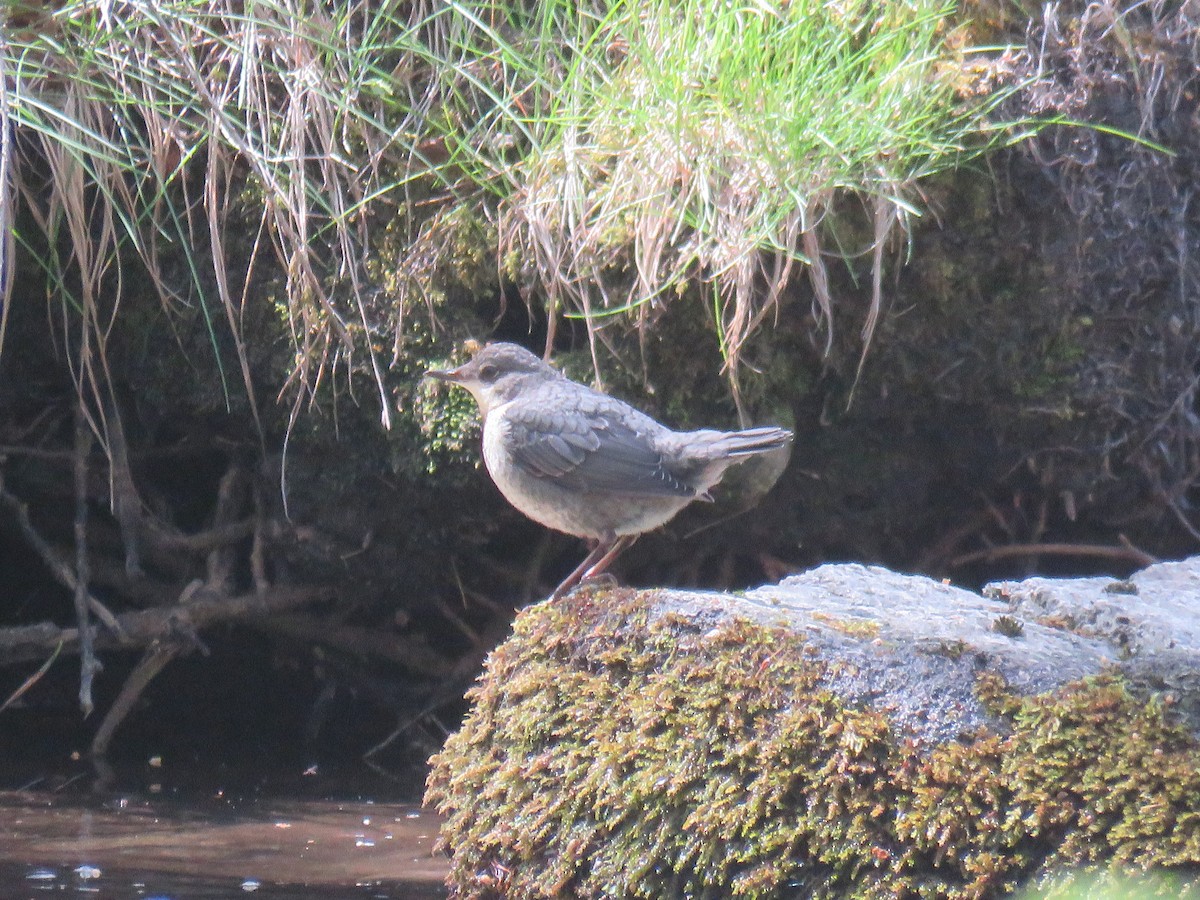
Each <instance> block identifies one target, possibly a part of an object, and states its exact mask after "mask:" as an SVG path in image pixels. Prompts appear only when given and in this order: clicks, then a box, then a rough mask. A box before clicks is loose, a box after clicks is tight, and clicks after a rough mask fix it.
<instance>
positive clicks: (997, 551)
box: [948, 541, 1158, 568]
mask: <svg viewBox="0 0 1200 900" xmlns="http://www.w3.org/2000/svg"><path fill="white" fill-rule="evenodd" d="M1011 556H1094V557H1100V558H1102V559H1119V560H1123V561H1125V562H1131V563H1135V564H1137V565H1138V566H1143V567H1144V566H1149V565H1153V564H1154V563H1156V562H1158V557H1156V556H1151V555H1150V554H1149V553H1147V552H1146V551H1144V550H1139V549H1138V548H1137V547H1134V546H1133V545H1132V544H1130V543H1129V542H1128V541H1122V543H1121V545H1120V546H1118V547H1113V546H1111V545H1107V544H1062V543H1057V544H1056V543H1047V544H1005V545H1003V546H1001V547H988V548H987V549H985V550H974V551H972V552H970V553H964V554H962V555H961V556H958V557H955V558H954V559H952V560H950V562H949V564H948V566H949V567H950V568H957V567H958V566H965V565H967V564H969V563H974V562H992V561H993V560H997V559H1003V558H1005V557H1011Z"/></svg>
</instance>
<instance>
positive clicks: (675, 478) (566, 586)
mask: <svg viewBox="0 0 1200 900" xmlns="http://www.w3.org/2000/svg"><path fill="white" fill-rule="evenodd" d="M475 346H476V347H478V349H477V351H476V352H475V355H474V356H473V357H472V358H471V360H470V361H469V362H467V363H465V364H463V365H461V366H458V367H457V368H454V369H434V370H431V371H429V372H427V373H426V375H427V376H428V377H430V378H434V379H437V380H440V381H443V382H448V383H450V384H454V385H458V386H459V387H462V388H465V389H466V390H467V391H469V392H470V393H471V396H472V397H474V398H475V402H476V403H477V404H478V405H479V410H480V413H481V415H482V417H483V461H484V464H485V465H486V467H487V470H488V473H489V474H490V475H491V477H492V480H493V481H494V482H495V484H496V487H497V488H499V489H500V493H501V494H503V495H504V497H505V499H506V500H508V502H509V503H511V504H512V505H513V506H514V507H516V508H517V510H519V511H520V512H521V513H523V514H524V515H526V516H528V517H529V518H530V519H533V520H534V521H535V522H538V523H540V524H542V525H544V526H546V527H547V528H551V529H553V530H555V531H560V532H564V533H566V534H570V535H575V536H576V537H580V538H584V539H586V540H588V541H590V542H591V543H592V550H591V552H590V553H589V554H588V555H587V557H586V558H585V559H584V560H583V562H581V563H580V564H579V565H578V566H577V567H576V568H575V570H574V571H573V572H571V574H570V575H568V576H567V577H566V579H564V580H563V582H562V583H561V584H560V585H559V586H558V587H557V588H555V590H554V592H553V593H552V594H551V597H552V599H557V598H559V597H562V596H563V595H565V594H566V593H567V592H569V591H570V590H571V589H573V588H574V587H576V586H577V585H579V584H580V583H581V582H583V581H586V580H589V579H593V578H595V577H597V576H599V575H601V574H602V573H604V572H605V570H607V568H608V567H609V566H610V565H611V564H612V562H613V560H615V559H616V558H617V557H618V556H619V555H620V554H621V552H623V551H624V550H625V549H626V548H627V547H629V545H630V544H632V543H633V541H634V540H635V539H636V538H637V537H638V536H639V535H641V534H643V533H644V532H647V531H651V530H653V529H655V528H658V527H659V526H661V525H663V524H665V523H666V522H668V521H670V519H672V518H673V517H674V516H675V514H676V513H678V512H679V511H680V510H681V509H683V508H684V507H685V506H687V505H688V504H689V503H692V502H693V501H695V500H709V499H711V497H710V496H709V491H710V490H711V489H712V488H713V487H715V486H716V485H717V483H718V482H719V481H720V480H721V478H722V476H724V474H725V471H726V469H728V468H729V467H730V466H731V465H733V464H735V463H738V462H741V461H743V460H745V459H748V458H750V457H752V456H757V455H759V454H763V453H771V452H774V451H778V450H782V449H783V448H785V447H787V446H788V445H789V444H790V443H791V441H792V432H791V431H789V430H787V429H785V428H777V427H774V426H764V427H759V428H749V429H746V430H744V431H728V432H727V431H716V430H712V429H702V430H700V431H674V430H672V429H670V428H668V427H667V426H666V425H663V424H661V423H659V422H657V421H655V420H654V419H653V418H651V417H650V416H648V415H646V414H645V413H643V412H641V411H640V410H638V409H635V408H634V407H633V406H630V405H629V404H628V403H625V402H624V401H622V400H619V399H617V398H616V397H612V396H610V395H608V394H605V393H603V392H601V391H598V390H595V389H594V388H591V387H588V386H587V385H585V384H580V383H579V382H576V381H572V380H571V379H569V378H567V376H566V375H564V374H563V373H562V372H560V371H559V370H558V369H556V368H554V367H553V366H551V365H550V364H549V363H547V362H545V361H544V360H543V359H542V358H541V357H539V356H536V355H535V354H533V353H531V352H530V351H529V350H526V349H525V348H524V347H521V346H520V345H518V344H512V343H505V342H493V343H488V344H485V345H483V346H482V347H479V346H478V345H477V344H476V345H475Z"/></svg>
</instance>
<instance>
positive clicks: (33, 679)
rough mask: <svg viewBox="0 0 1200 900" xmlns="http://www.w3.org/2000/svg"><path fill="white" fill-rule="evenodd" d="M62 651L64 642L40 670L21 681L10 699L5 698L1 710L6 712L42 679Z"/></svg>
mask: <svg viewBox="0 0 1200 900" xmlns="http://www.w3.org/2000/svg"><path fill="white" fill-rule="evenodd" d="M61 652H62V644H59V645H58V646H57V647H55V648H54V652H53V653H51V654H50V655H49V656H48V657H46V661H45V662H44V663H42V664H41V666H40V667H39V668H38V670H37V671H36V672H34V673H33V674H32V675H30V676H29V677H28V678H26V679H25V680H24V681H23V682H22V683H21V686H20V687H19V688H17V689H16V690H15V691H13V692H12V693H11V694H9V697H8V699H7V700H5V701H4V703H2V704H0V712H4V711H5V710H6V709H8V708H9V707H10V706H12V705H13V704H14V703H16V702H17V701H18V700H20V699H21V698H22V697H23V696H24V695H25V693H26V692H27V691H28V690H29V689H30V688H31V687H33V686H34V685H35V684H37V683H38V682H39V681H41V680H42V676H43V675H45V674H46V673H47V672H49V671H50V667H51V666H52V665H54V661H55V660H56V659H58V655H59V654H60V653H61Z"/></svg>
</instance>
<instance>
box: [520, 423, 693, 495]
mask: <svg viewBox="0 0 1200 900" xmlns="http://www.w3.org/2000/svg"><path fill="white" fill-rule="evenodd" d="M507 418H508V425H509V431H508V442H509V445H510V449H511V452H512V456H513V459H514V461H515V462H516V464H517V465H518V466H520V467H521V468H522V469H524V470H525V471H526V472H528V473H529V474H531V475H534V476H536V477H538V478H545V479H548V480H551V481H553V482H555V483H557V484H561V485H563V486H564V487H568V488H572V489H574V490H578V491H581V492H584V493H610V494H642V495H645V494H650V495H655V496H662V497H689V496H694V495H695V493H696V491H695V489H694V488H693V487H691V486H690V485H688V484H687V483H685V482H684V481H683V480H682V479H681V478H679V477H678V476H677V475H675V474H672V473H671V472H670V471H668V469H667V468H665V467H664V464H663V458H662V455H661V454H660V453H659V452H658V451H657V450H655V449H654V445H653V444H652V443H651V441H650V438H649V437H648V436H647V435H646V434H644V433H643V432H641V431H639V430H637V429H636V427H631V426H630V425H628V424H626V423H624V422H623V421H621V418H620V417H618V416H616V415H614V414H612V413H609V412H606V411H604V410H591V411H588V412H586V413H584V412H572V413H571V414H569V415H562V414H557V413H554V412H548V411H545V410H541V409H537V408H525V409H521V410H512V411H510V412H509V414H508V417H507Z"/></svg>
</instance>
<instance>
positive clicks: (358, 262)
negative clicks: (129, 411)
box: [0, 0, 980, 422]
mask: <svg viewBox="0 0 1200 900" xmlns="http://www.w3.org/2000/svg"><path fill="white" fill-rule="evenodd" d="M948 11H949V6H948V5H946V4H945V3H944V2H943V0H905V2H901V3H889V4H878V3H872V2H867V0H829V2H817V0H797V2H778V3H776V2H763V3H753V4H744V5H739V4H725V3H710V2H701V0H689V2H685V3H682V4H674V3H667V2H655V3H651V4H648V5H647V4H638V3H631V2H625V0H593V2H591V3H585V4H582V5H577V4H573V3H566V2H563V0H543V2H539V3H534V4H529V5H513V6H508V7H505V6H499V7H498V6H496V5H495V4H491V3H482V2H480V3H475V2H461V3H448V4H437V5H428V6H425V5H422V4H416V5H413V4H408V3H402V2H399V0H385V2H365V0H362V2H353V3H348V4H333V5H329V4H323V3H318V2H308V0H254V2H245V3H240V2H232V0H169V2H161V3H145V2H140V0H123V2H116V3H110V2H101V0H64V2H62V3H56V4H49V5H47V4H33V3H30V4H22V3H17V4H10V5H9V6H8V7H6V8H5V10H4V13H3V15H4V24H5V34H4V37H3V39H2V40H0V73H2V74H3V76H4V77H3V82H4V83H3V87H2V88H0V125H2V126H3V129H2V131H0V133H2V135H3V140H2V141H0V231H2V232H3V234H4V236H5V238H6V240H7V244H6V245H5V246H4V247H3V248H0V276H2V277H0V282H2V286H3V287H4V291H5V292H6V293H7V290H8V286H10V285H11V279H12V277H13V267H14V263H15V252H14V245H13V243H12V241H13V237H14V236H16V237H17V238H19V239H20V240H21V241H22V242H24V243H25V244H26V246H27V247H29V248H30V249H32V250H33V251H34V253H35V254H36V255H37V257H38V258H39V259H40V261H41V263H42V267H43V270H44V273H45V276H46V280H47V284H48V288H49V291H50V292H51V293H52V294H53V295H54V296H55V298H56V300H59V301H61V302H62V304H63V306H62V309H63V316H64V319H66V320H67V323H68V324H67V326H66V327H65V330H66V331H67V332H69V333H73V334H76V335H78V343H79V344H81V345H83V346H80V347H78V348H75V349H76V354H77V357H78V359H79V365H78V366H77V372H76V374H77V379H76V380H77V381H78V382H79V383H80V386H81V388H86V387H87V386H88V385H91V388H90V389H91V392H92V393H93V394H95V395H96V397H97V398H99V397H100V396H101V395H102V393H103V391H102V389H101V387H102V385H103V383H104V382H105V381H106V380H107V379H108V377H109V373H107V372H106V353H105V344H106V342H107V341H109V340H110V339H111V336H112V333H113V329H112V325H113V324H119V323H120V316H121V313H120V311H119V305H118V303H117V302H116V301H115V300H114V297H115V296H116V295H117V294H119V293H121V292H122V290H123V288H124V287H125V286H126V285H127V284H129V283H130V282H129V279H130V278H132V277H135V276H139V275H142V274H144V273H148V274H149V276H150V279H151V282H152V284H153V286H154V287H155V289H156V290H157V293H158V294H159V296H160V297H161V299H162V301H163V304H164V308H165V309H166V310H167V312H168V314H169V313H170V310H171V309H172V308H173V307H177V306H179V305H199V306H200V307H201V308H202V310H203V315H204V320H205V322H206V326H207V328H208V330H209V333H210V335H212V339H211V340H212V346H213V350H214V352H215V353H217V354H218V355H221V353H222V351H221V349H220V347H221V340H220V339H218V337H217V333H218V332H220V331H225V330H228V332H231V333H232V335H233V337H234V345H235V347H236V348H237V351H238V352H237V360H236V365H237V366H238V367H240V369H241V375H242V378H243V380H244V381H245V382H246V386H247V389H248V390H249V389H250V382H251V377H250V372H249V367H250V366H249V363H248V361H247V354H246V353H245V350H244V346H243V322H244V321H245V318H246V309H245V306H246V304H248V303H252V302H253V301H254V299H255V297H256V296H257V295H259V294H260V293H262V291H261V290H260V289H259V285H260V284H261V283H262V280H263V279H273V280H275V281H277V282H278V283H279V285H280V286H281V288H282V290H281V291H280V294H281V297H280V299H281V300H282V301H283V302H282V303H281V304H280V309H279V312H280V314H281V315H282V317H283V318H284V319H285V321H286V324H287V327H288V329H289V330H290V333H291V336H292V338H293V341H294V345H295V346H294V349H295V354H294V357H295V366H294V372H293V373H292V378H291V382H290V383H291V384H293V385H299V386H302V387H304V388H309V389H315V386H316V385H318V384H320V383H321V382H322V381H323V380H326V381H327V380H328V379H329V378H330V377H331V375H330V373H331V372H332V371H333V370H335V369H336V367H337V366H338V365H339V364H342V365H345V366H346V368H347V369H348V370H350V371H354V370H355V369H361V370H364V371H366V372H368V373H370V376H371V377H372V378H373V380H374V381H375V383H376V386H377V388H378V396H379V400H380V409H381V413H382V415H383V418H384V420H385V422H386V421H387V419H388V409H389V403H388V397H387V389H386V386H385V373H384V371H383V362H382V361H381V359H380V357H379V356H378V354H377V352H376V348H381V347H382V346H384V345H385V344H386V343H387V342H390V338H391V336H392V334H393V333H394V331H395V330H396V323H397V322H401V321H402V320H403V312H404V310H405V309H406V308H408V307H415V306H417V305H419V304H421V303H422V302H423V298H422V295H421V286H419V285H418V286H416V287H415V288H413V289H411V290H410V289H409V288H407V287H406V288H405V290H403V291H402V292H401V293H400V294H399V295H398V296H396V297H394V298H392V299H393V304H394V306H395V309H391V310H389V309H387V308H386V306H387V305H386V304H383V305H382V308H381V304H379V303H378V302H374V298H373V296H372V288H371V285H370V284H369V283H368V279H367V277H366V273H365V272H364V267H363V264H362V263H363V259H364V258H365V257H366V255H367V254H368V253H369V252H370V249H371V247H372V242H371V239H370V229H371V228H372V227H376V226H378V224H379V223H380V222H382V221H387V220H389V219H393V218H396V217H397V216H399V217H400V218H402V219H404V220H405V221H406V228H407V229H408V230H409V231H410V232H411V233H412V234H413V235H416V234H417V233H418V232H419V229H420V228H421V227H422V223H423V222H424V221H425V219H426V217H427V216H428V215H430V214H434V213H436V211H437V210H438V209H443V210H444V209H447V208H452V207H457V206H463V207H464V208H467V209H471V210H475V209H477V208H478V207H479V206H480V205H481V204H484V205H486V206H487V207H489V212H495V211H496V210H497V207H499V209H500V212H501V216H502V218H503V220H504V222H506V223H507V227H506V228H504V230H503V232H502V237H501V240H500V244H499V246H498V247H494V248H492V249H494V250H495V251H496V252H497V253H498V254H499V258H501V259H512V256H511V254H513V253H514V252H515V253H516V254H518V257H517V259H516V261H515V263H514V265H515V267H517V268H520V267H522V266H523V267H524V268H525V270H526V271H527V273H529V274H531V275H532V276H533V277H534V279H535V281H536V283H537V285H538V287H539V289H540V291H541V292H542V293H544V295H545V297H546V301H547V303H548V305H549V308H550V309H551V311H552V313H555V312H557V310H558V309H559V307H560V306H561V304H562V303H564V302H565V303H568V304H569V305H570V307H571V308H572V309H574V310H575V311H576V312H579V313H582V314H585V315H587V316H589V325H590V326H591V327H593V328H594V327H596V325H597V321H598V320H597V319H595V318H594V317H596V316H600V315H603V314H611V313H614V312H617V311H629V312H632V313H633V316H634V320H635V321H636V322H638V323H639V324H640V325H643V326H644V325H646V324H647V323H648V322H649V321H650V320H651V319H652V314H653V310H654V309H655V308H656V307H657V306H659V305H660V304H661V303H662V302H664V301H665V300H666V299H667V298H668V297H670V296H672V295H673V291H674V290H675V289H681V288H682V287H683V286H684V285H685V283H687V282H689V281H695V280H696V279H699V280H701V281H705V282H709V283H711V284H712V286H713V307H714V312H713V318H714V320H715V323H716V325H717V328H718V330H719V334H720V337H721V339H722V347H723V349H724V352H725V353H726V356H727V358H728V360H729V363H730V371H731V373H732V374H733V375H734V376H735V379H736V373H737V360H738V358H739V355H740V353H741V348H742V345H743V343H744V341H745V339H746V337H747V336H748V335H749V334H750V333H752V332H753V331H754V329H755V328H756V327H757V326H758V325H759V324H761V322H762V321H763V320H764V318H765V317H766V316H767V315H768V314H769V313H770V311H771V310H772V309H773V308H774V306H775V302H776V300H777V299H778V296H779V292H780V291H781V290H782V289H783V287H784V286H785V285H786V284H787V283H788V281H789V279H790V278H791V276H792V275H793V273H794V272H795V271H796V267H797V265H800V266H807V267H808V269H809V273H810V276H811V280H812V282H813V285H814V287H815V296H816V303H817V311H818V318H819V319H820V320H821V321H823V322H824V323H825V327H826V328H827V329H828V326H829V320H830V313H831V308H832V307H831V304H832V300H831V297H830V293H829V290H828V288H827V287H826V279H825V274H824V264H823V263H822V261H821V249H822V244H823V241H825V240H827V235H828V231H827V230H826V231H823V230H822V229H823V223H824V221H825V220H826V219H827V217H828V214H829V210H830V208H831V204H832V202H833V200H834V198H835V197H836V196H837V195H838V194H839V193H840V192H843V191H849V192H853V193H855V194H858V195H860V196H861V197H862V198H863V203H864V206H865V209H866V211H867V218H868V221H869V222H870V223H872V224H871V227H870V228H868V229H867V230H866V232H865V233H864V234H861V235H857V236H856V237H855V238H854V239H853V240H854V241H855V242H857V243H858V244H859V245H860V246H849V247H840V248H838V250H839V252H841V251H846V252H859V251H861V252H871V253H873V254H874V268H875V279H876V284H875V292H874V298H875V299H874V306H873V309H872V311H871V313H870V315H869V316H868V320H867V327H866V334H867V336H868V337H869V334H870V331H871V329H872V328H873V324H874V319H875V316H876V315H877V313H878V304H879V300H880V290H879V272H880V267H881V265H882V251H883V242H884V239H885V238H886V236H887V234H888V233H889V231H890V229H891V228H892V226H893V225H894V224H895V223H896V222H897V221H900V220H902V219H903V217H904V216H905V215H906V214H907V213H908V212H910V211H911V209H912V207H911V205H910V200H911V194H912V185H913V183H914V181H915V180H916V179H918V178H920V177H922V176H923V175H925V174H928V173H930V172H932V171H935V170H937V169H939V168H942V167H945V166H947V165H951V164H953V163H954V162H956V161H957V160H958V159H960V158H961V156H962V154H963V152H964V151H965V150H966V149H967V148H968V146H969V145H970V146H974V147H977V146H978V144H977V142H975V141H974V140H973V139H974V138H975V137H976V136H977V126H978V121H979V119H978V114H979V111H980V110H979V104H978V103H976V104H974V105H973V106H971V107H963V106H962V105H961V104H960V103H959V102H958V101H957V100H956V98H955V94H954V90H953V79H952V78H951V77H949V76H944V75H943V74H942V73H943V67H944V70H945V71H946V72H950V71H952V70H954V69H955V65H954V61H953V59H952V56H951V54H949V53H948V52H947V51H946V49H945V47H944V45H943V39H944V37H945V32H946V25H945V17H946V14H947V13H948ZM415 201H419V202H420V206H419V207H418V206H416V205H415ZM22 211H23V212H24V214H25V215H24V217H23V218H22V215H21V214H22ZM447 252H449V251H447ZM7 309H8V305H7V304H5V306H4V310H5V311H7ZM552 318H553V317H552ZM3 330H4V329H3V317H0V338H2V337H3ZM551 330H552V331H553V326H552V329H551ZM827 338H828V334H827ZM355 359H359V360H367V361H368V363H366V364H364V363H361V362H360V363H357V364H356V363H355V362H354V360H355ZM230 362H232V361H230ZM222 371H223V372H224V369H222ZM235 377H236V376H235ZM734 385H735V388H736V380H735V382H734ZM251 393H252V391H251ZM302 394H304V391H298V392H297V394H296V396H298V397H299V396H301V395H302ZM97 405H99V400H98V399H97Z"/></svg>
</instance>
